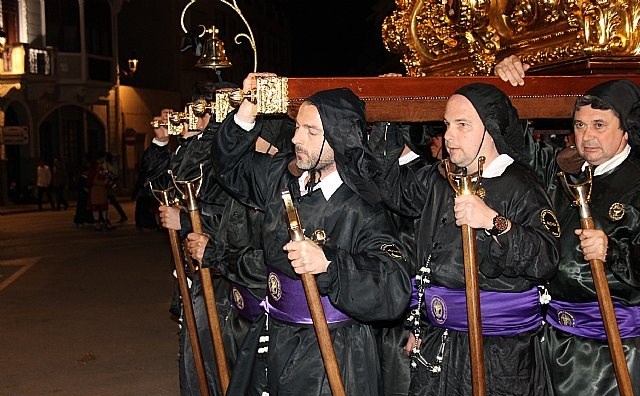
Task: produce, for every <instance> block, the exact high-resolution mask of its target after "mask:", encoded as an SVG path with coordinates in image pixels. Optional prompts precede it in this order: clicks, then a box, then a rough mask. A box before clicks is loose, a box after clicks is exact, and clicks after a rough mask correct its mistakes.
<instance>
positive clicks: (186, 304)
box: [147, 181, 209, 396]
mask: <svg viewBox="0 0 640 396" xmlns="http://www.w3.org/2000/svg"><path fill="white" fill-rule="evenodd" d="M147 183H148V185H149V189H150V190H151V193H152V194H153V196H154V198H155V199H156V200H157V201H158V202H159V203H160V205H162V206H171V205H172V203H173V202H175V200H172V199H171V198H170V195H171V194H170V193H171V192H172V191H171V190H173V188H170V189H166V190H155V189H154V188H153V185H152V183H151V181H149V182H147ZM167 231H168V232H169V241H170V243H171V253H172V254H173V262H174V263H175V267H176V276H177V277H178V285H179V287H180V296H181V297H182V306H183V308H184V317H185V320H186V322H187V329H188V330H189V342H190V343H191V349H192V350H193V360H194V363H195V366H196V374H197V375H198V384H199V385H200V394H201V395H202V396H209V387H208V386H207V373H206V371H205V368H204V360H203V359H202V349H201V348H200V339H199V338H198V330H197V328H198V326H197V324H196V317H195V314H194V313H193V304H192V302H191V294H190V293H189V285H188V284H187V274H186V272H185V270H184V264H183V261H182V254H181V249H180V241H179V237H178V231H176V230H172V229H167Z"/></svg>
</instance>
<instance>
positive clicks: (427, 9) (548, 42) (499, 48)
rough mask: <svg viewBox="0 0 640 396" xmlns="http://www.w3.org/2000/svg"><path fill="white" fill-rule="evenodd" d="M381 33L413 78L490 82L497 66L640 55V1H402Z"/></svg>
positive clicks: (390, 49)
mask: <svg viewBox="0 0 640 396" xmlns="http://www.w3.org/2000/svg"><path fill="white" fill-rule="evenodd" d="M396 6H397V8H396V10H395V11H394V12H393V13H392V14H391V15H390V16H388V17H387V18H386V19H385V21H384V23H383V26H382V37H383V40H384V43H385V45H386V47H387V49H388V50H389V51H391V52H396V53H400V54H402V62H403V63H404V65H405V68H406V69H407V72H408V74H409V75H410V76H414V77H416V76H426V75H488V74H490V73H491V72H492V69H493V65H494V63H495V61H496V59H502V58H504V57H506V56H508V55H511V54H514V53H515V54H518V55H520V56H521V57H522V58H523V60H525V61H526V62H528V63H531V64H533V65H540V64H543V65H544V64H549V63H554V62H560V61H565V60H570V59H572V58H577V57H584V56H589V55H594V56H595V55H598V56H618V57H619V56H638V55H640V29H639V28H640V26H639V25H640V0H610V1H604V0H515V1H513V0H396Z"/></svg>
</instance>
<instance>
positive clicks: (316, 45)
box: [284, 0, 403, 77]
mask: <svg viewBox="0 0 640 396" xmlns="http://www.w3.org/2000/svg"><path fill="white" fill-rule="evenodd" d="M284 3H287V6H288V12H290V21H291V23H292V34H293V38H294V41H293V45H292V47H293V74H295V75H296V76H316V77H322V76H372V75H378V74H381V73H386V72H402V71H403V67H402V65H401V64H400V61H399V56H398V55H394V54H390V53H388V52H387V51H386V50H385V49H384V45H383V43H382V37H381V25H382V20H383V18H384V16H386V15H389V14H390V13H391V11H392V10H393V8H394V2H393V0H324V1H305V0H297V1H295V0H293V1H285V2H284Z"/></svg>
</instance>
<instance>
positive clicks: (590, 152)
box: [573, 105, 629, 165]
mask: <svg viewBox="0 0 640 396" xmlns="http://www.w3.org/2000/svg"><path fill="white" fill-rule="evenodd" d="M573 130H574V133H575V138H576V148H577V149H578V153H579V154H580V156H581V157H582V158H584V159H585V161H587V162H588V163H590V164H591V165H600V164H602V163H604V162H606V161H608V160H610V159H611V158H612V157H614V156H615V155H616V154H619V153H620V152H622V150H624V148H625V147H626V145H627V140H628V138H629V135H628V134H627V133H626V132H625V131H623V130H622V126H621V125H620V119H619V118H618V117H617V116H616V115H615V113H614V112H613V110H597V109H594V108H593V107H591V105H589V106H581V107H579V108H578V110H576V112H575V115H574V117H573Z"/></svg>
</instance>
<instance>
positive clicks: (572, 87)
mask: <svg viewBox="0 0 640 396" xmlns="http://www.w3.org/2000/svg"><path fill="white" fill-rule="evenodd" d="M621 78H625V79H629V80H631V81H633V82H635V83H636V84H638V85H640V75H630V74H624V75H623V74H606V75H589V76H532V77H526V78H525V85H524V86H518V87H513V86H511V85H510V84H508V83H505V82H503V81H502V80H500V79H499V78H497V77H336V78H286V77H277V78H276V79H277V80H275V82H274V80H268V81H269V82H268V83H263V84H261V83H260V81H258V89H257V92H254V93H251V94H249V93H245V97H251V98H253V99H252V100H255V101H257V102H258V107H259V108H262V110H259V112H260V113H263V114H273V113H278V112H284V109H286V111H287V112H288V113H289V114H290V115H293V114H295V113H296V112H297V108H298V107H299V106H300V104H302V102H303V101H304V99H305V98H307V97H309V96H311V95H312V94H314V93H315V92H318V91H322V90H325V89H332V88H341V87H346V88H349V89H351V90H352V91H353V92H354V93H355V94H356V95H358V96H359V97H360V98H361V99H362V100H364V101H365V103H366V106H367V121H433V120H441V119H442V116H443V115H444V108H445V105H446V102H447V99H448V98H449V96H451V94H453V92H455V90H456V89H458V88H460V87H462V86H465V85H467V84H471V83H474V82H483V83H487V84H493V85H495V86H497V87H498V88H500V89H502V90H503V91H504V92H505V93H506V94H507V95H509V97H510V98H511V100H512V102H513V105H514V106H515V107H516V108H517V109H518V114H519V115H520V117H521V118H529V119H532V118H571V114H572V111H573V106H574V104H575V101H576V98H577V97H578V96H580V95H583V94H584V93H585V92H586V91H587V90H588V89H589V88H591V87H593V86H594V85H597V84H600V83H602V82H605V81H608V80H613V79H621ZM271 79H273V77H271ZM267 102H268V103H267ZM274 108H276V109H279V110H277V111H275V110H273V109H274Z"/></svg>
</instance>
